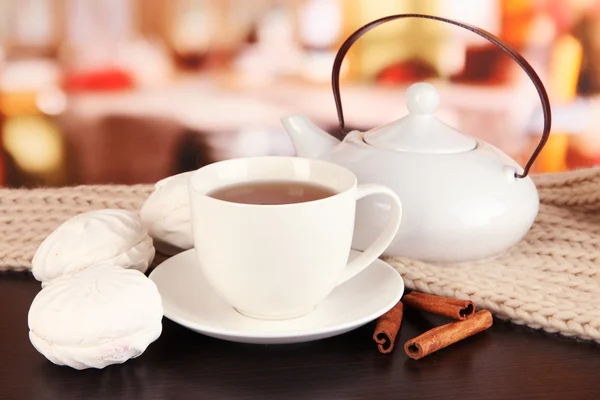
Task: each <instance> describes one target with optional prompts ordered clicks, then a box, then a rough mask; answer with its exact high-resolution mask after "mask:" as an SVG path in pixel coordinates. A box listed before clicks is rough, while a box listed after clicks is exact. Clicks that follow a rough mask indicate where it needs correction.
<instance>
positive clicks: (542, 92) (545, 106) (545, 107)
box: [331, 14, 552, 178]
mask: <svg viewBox="0 0 600 400" xmlns="http://www.w3.org/2000/svg"><path fill="white" fill-rule="evenodd" d="M400 18H424V19H433V20H436V21H441V22H446V23H449V24H452V25H456V26H459V27H461V28H464V29H467V30H469V31H471V32H473V33H476V34H477V35H479V36H481V37H483V38H484V39H487V40H488V41H490V42H491V43H493V44H495V45H496V46H498V47H499V48H500V49H501V50H503V51H504V52H505V53H506V54H508V55H509V56H510V57H511V58H512V59H513V60H514V61H515V62H516V63H517V64H519V66H520V67H521V68H522V69H523V71H525V73H526V74H527V76H529V78H530V79H531V81H532V82H533V84H534V85H535V88H536V90H537V92H538V95H539V96H540V100H541V101H542V111H543V114H544V129H543V131H542V138H541V139H540V142H539V144H538V145H537V147H536V148H535V150H534V152H533V154H532V155H531V157H530V158H529V160H528V161H527V164H525V168H524V169H523V173H522V174H519V173H517V172H515V177H516V178H525V177H526V176H527V175H528V174H529V169H530V168H531V166H532V165H533V163H534V162H535V159H536V158H537V157H538V155H539V154H540V153H541V151H542V149H543V148H544V145H545V144H546V142H547V141H548V137H549V136H550V127H551V125H552V115H551V111H550V101H549V99H548V94H547V93H546V89H545V88H544V84H543V83H542V80H541V79H540V78H539V76H538V75H537V74H536V72H535V70H534V69H533V67H532V66H531V65H530V64H529V63H528V62H527V61H526V60H525V59H524V58H523V56H521V55H520V54H519V53H517V52H516V50H514V49H513V48H512V47H511V46H509V45H508V44H507V43H505V42H503V41H502V40H500V39H499V38H498V37H496V36H494V35H492V34H491V33H489V32H487V31H485V30H483V29H480V28H477V27H475V26H472V25H469V24H466V23H464V22H457V21H453V20H450V19H447V18H442V17H436V16H433V15H425V14H397V15H390V16H387V17H383V18H379V19H377V20H374V21H372V22H369V23H368V24H366V25H363V26H362V27H361V28H359V29H357V30H356V31H355V32H354V33H353V34H352V35H350V36H349V37H348V38H347V39H346V40H345V41H344V43H342V45H341V46H340V49H339V50H338V52H337V54H336V56H335V60H334V62H333V71H332V74H331V86H332V88H333V97H334V99H335V107H336V109H337V115H338V120H339V126H340V131H341V133H342V135H344V134H345V133H346V132H345V123H344V112H343V110H342V99H341V97H340V69H341V67H342V61H343V60H344V57H345V56H346V53H347V52H348V50H350V47H352V45H353V44H354V43H355V42H356V41H357V40H358V39H359V38H360V37H361V36H362V35H363V34H365V33H366V32H368V31H369V30H371V29H372V28H375V27H376V26H378V25H381V24H384V23H386V22H389V21H392V20H395V19H400Z"/></svg>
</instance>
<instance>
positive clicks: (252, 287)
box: [188, 157, 402, 320]
mask: <svg viewBox="0 0 600 400" xmlns="http://www.w3.org/2000/svg"><path fill="white" fill-rule="evenodd" d="M188 185H189V193H190V208H191V224H192V234H193V240H194V247H195V253H196V257H197V260H198V267H199V268H201V270H202V272H203V275H204V276H205V278H206V280H207V282H208V283H209V284H210V285H211V286H212V287H213V288H214V289H215V291H216V293H218V294H219V295H220V296H221V297H222V298H223V299H224V300H225V301H226V302H227V303H229V304H230V305H231V306H232V307H234V308H235V309H236V310H237V311H238V312H239V313H241V314H243V315H246V316H248V317H252V318H258V319H268V320H282V319H290V318H296V317H300V316H302V315H305V314H308V313H310V312H311V311H312V310H313V309H315V307H317V306H318V304H319V303H320V302H322V301H323V300H324V299H325V298H326V297H327V296H328V295H329V294H330V293H331V292H332V291H333V289H334V288H335V287H336V286H338V285H340V284H342V283H343V282H345V281H347V280H349V279H351V278H353V277H354V276H355V275H357V274H358V273H359V272H361V271H362V270H363V269H365V268H366V267H367V266H369V265H370V264H371V263H372V262H373V261H375V260H376V259H377V258H378V257H379V256H380V255H381V254H382V253H383V252H384V251H385V249H386V248H387V246H388V245H389V244H390V243H391V241H392V240H393V239H394V237H395V235H396V233H397V231H398V228H399V225H400V220H401V215H402V208H401V204H400V200H399V199H398V196H397V195H396V194H395V193H394V192H393V191H392V190H390V189H388V188H387V187H385V186H382V185H376V184H361V185H358V184H357V178H356V176H355V175H354V174H353V173H352V172H351V171H350V170H348V169H346V168H344V167H341V166H339V165H337V164H333V163H329V162H326V161H320V160H311V159H305V158H298V157H250V158H238V159H231V160H225V161H220V162H216V163H213V164H210V165H208V166H205V167H202V168H200V169H199V170H197V171H195V172H194V173H192V174H191V177H190V180H189V182H188ZM372 194H382V195H385V196H387V197H388V199H389V201H390V204H391V213H390V218H389V221H388V223H387V226H386V227H385V229H384V230H383V231H382V232H381V233H380V234H379V237H377V238H376V239H375V241H374V242H373V243H372V244H371V245H370V246H369V247H368V248H367V249H366V250H365V251H364V252H363V253H362V254H360V255H359V256H358V257H356V258H355V259H353V260H352V261H350V262H348V257H349V255H350V250H351V244H352V236H353V232H354V218H355V212H356V201H357V200H358V199H360V198H362V197H365V196H369V195H372ZM373 289H374V290H376V288H373Z"/></svg>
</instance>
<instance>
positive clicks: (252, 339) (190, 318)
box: [150, 249, 404, 344]
mask: <svg viewBox="0 0 600 400" xmlns="http://www.w3.org/2000/svg"><path fill="white" fill-rule="evenodd" d="M358 254H360V253H359V252H357V251H352V253H351V255H350V258H351V259H352V258H353V257H356V256H357V255H358ZM150 279H152V280H153V281H154V283H156V286H157V287H158V291H159V292H160V294H161V296H162V301H163V307H164V315H165V317H167V318H168V319H170V320H172V321H174V322H176V323H178V324H180V325H182V326H185V327H186V328H189V329H191V330H193V331H196V332H199V333H202V334H204V335H207V336H211V337H214V338H218V339H223V340H229V341H233V342H241V343H262V344H279V343H298V342H308V341H311V340H318V339H323V338H327V337H331V336H335V335H340V334H342V333H345V332H348V331H350V330H352V329H355V328H358V327H360V326H362V325H365V324H367V323H369V322H370V321H373V320H375V319H377V318H378V317H379V316H381V315H382V314H385V313H386V312H387V311H389V310H390V309H391V308H392V307H393V306H394V305H395V304H396V303H397V302H398V301H399V300H400V298H401V297H402V294H403V293H404V282H403V280H402V277H401V276H400V274H399V273H398V272H396V271H395V270H394V269H393V268H392V267H391V266H390V265H389V264H386V263H385V262H383V261H381V260H377V261H375V262H374V263H373V264H371V265H370V266H369V267H367V268H366V269H365V270H364V271H362V272H361V273H360V274H358V275H357V276H356V277H354V278H353V279H351V280H349V281H348V282H345V283H344V284H342V285H340V286H338V287H337V288H335V289H334V290H333V292H332V293H331V294H330V295H329V296H328V297H327V298H326V299H325V300H324V301H323V302H322V303H321V304H320V305H319V306H318V307H317V308H316V309H315V310H314V311H313V312H311V313H310V314H307V315H305V316H303V317H299V318H295V319H291V320H285V321H264V320H257V319H253V318H249V317H246V316H244V315H241V314H239V313H238V312H237V311H235V310H234V309H233V307H231V306H230V305H229V304H227V303H225V301H223V300H222V299H221V298H220V297H219V296H218V295H217V294H216V293H215V292H214V291H213V290H212V289H211V287H210V286H209V285H208V283H207V282H206V281H205V279H204V277H203V275H202V272H201V270H200V268H198V267H197V261H196V258H195V255H194V250H193V249H192V250H188V251H185V252H183V253H180V254H178V255H176V256H174V257H171V258H170V259H168V260H166V261H165V262H163V263H162V264H160V265H159V266H158V267H157V268H156V269H155V270H154V271H152V273H151V274H150Z"/></svg>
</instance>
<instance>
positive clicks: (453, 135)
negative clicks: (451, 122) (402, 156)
mask: <svg viewBox="0 0 600 400" xmlns="http://www.w3.org/2000/svg"><path fill="white" fill-rule="evenodd" d="M439 102H440V97H439V95H438V93H437V91H436V90H435V88H434V87H433V85H431V84H429V83H425V82H419V83H414V84H413V85H411V86H410V87H409V88H408V89H407V91H406V106H407V108H408V115H406V116H405V117H403V118H401V119H399V120H397V121H394V122H392V123H390V124H387V125H384V126H382V127H379V128H374V129H372V130H370V131H368V132H366V133H365V134H364V136H363V140H364V141H365V142H366V143H368V144H369V145H371V146H374V147H377V148H380V149H386V150H394V151H406V152H411V153H422V154H423V153H426V154H427V153H429V154H451V153H461V152H465V151H469V150H473V149H474V148H475V147H477V141H476V140H475V139H474V138H472V137H469V136H467V135H465V134H463V133H461V132H459V131H457V130H455V129H454V128H452V127H450V126H448V125H446V124H445V123H443V122H442V121H440V120H439V119H437V118H436V117H435V115H434V112H435V110H436V108H437V106H438V105H439Z"/></svg>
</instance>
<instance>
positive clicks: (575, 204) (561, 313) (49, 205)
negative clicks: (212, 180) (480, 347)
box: [0, 168, 600, 342]
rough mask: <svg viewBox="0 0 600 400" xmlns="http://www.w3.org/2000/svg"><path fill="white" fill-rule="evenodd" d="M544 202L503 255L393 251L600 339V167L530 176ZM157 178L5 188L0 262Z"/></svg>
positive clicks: (24, 265)
mask: <svg viewBox="0 0 600 400" xmlns="http://www.w3.org/2000/svg"><path fill="white" fill-rule="evenodd" d="M533 179H534V180H535V182H536V185H537V187H538V190H539V193H540V199H541V203H542V204H541V206H540V212H539V215H538V217H537V220H536V222H535V224H534V226H533V227H532V229H531V230H530V232H529V233H528V235H527V236H526V237H525V238H524V239H523V240H522V241H521V242H520V243H519V244H517V245H516V246H515V247H514V248H513V249H511V250H510V251H509V252H508V253H506V254H504V255H503V256H501V257H499V258H497V259H495V260H492V261H486V262H479V263H472V264H465V265H456V266H445V267H438V266H434V265H429V264H425V263H422V262H416V261H412V260H408V259H403V258H394V259H389V260H387V261H388V262H389V263H390V264H392V265H393V266H394V267H395V268H396V269H397V270H398V271H399V272H400V274H402V276H403V278H404V281H405V283H406V286H407V287H408V288H410V289H416V290H419V291H422V292H426V293H433V294H437V295H442V296H450V297H456V298H461V299H471V300H472V301H474V302H475V304H476V305H477V306H478V307H480V308H486V309H488V310H490V311H491V312H493V313H494V314H495V316H496V317H499V318H502V319H508V320H511V321H513V322H515V323H517V324H524V325H528V326H530V327H532V328H536V329H544V330H546V331H548V332H558V333H560V334H562V335H565V336H573V337H578V338H582V339H591V340H595V341H598V342H600V168H591V169H585V170H580V171H573V172H566V173H560V174H543V175H537V176H534V177H533ZM152 190H153V186H152V185H136V186H78V187H66V188H56V189H34V190H26V189H0V270H21V271H25V270H28V269H30V267H31V258H32V257H33V254H34V252H35V250H36V249H37V247H38V246H39V244H40V243H41V242H42V241H43V240H44V238H45V237H46V236H47V235H48V234H49V233H50V232H51V231H52V230H54V229H55V228H56V227H57V226H58V225H60V224H61V223H62V222H64V221H65V220H67V219H68V218H70V217H72V216H74V215H76V214H78V213H82V212H85V211H89V210H94V209H102V208H123V209H128V210H139V208H140V206H141V205H142V203H143V202H144V200H145V199H146V198H147V196H148V195H149V193H150V192H151V191H152Z"/></svg>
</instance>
